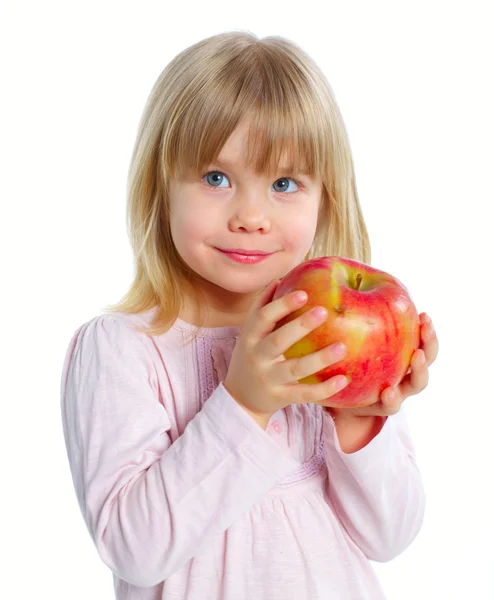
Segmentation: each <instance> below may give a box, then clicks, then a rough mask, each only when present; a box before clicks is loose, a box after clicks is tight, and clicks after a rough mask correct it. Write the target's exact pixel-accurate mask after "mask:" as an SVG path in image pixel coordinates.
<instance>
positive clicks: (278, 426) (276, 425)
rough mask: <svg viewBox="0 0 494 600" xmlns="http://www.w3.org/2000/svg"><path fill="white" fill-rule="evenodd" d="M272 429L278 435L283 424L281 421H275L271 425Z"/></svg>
mask: <svg viewBox="0 0 494 600" xmlns="http://www.w3.org/2000/svg"><path fill="white" fill-rule="evenodd" d="M271 428H272V429H274V430H275V431H276V433H280V432H281V424H280V422H279V421H273V422H272V423H271Z"/></svg>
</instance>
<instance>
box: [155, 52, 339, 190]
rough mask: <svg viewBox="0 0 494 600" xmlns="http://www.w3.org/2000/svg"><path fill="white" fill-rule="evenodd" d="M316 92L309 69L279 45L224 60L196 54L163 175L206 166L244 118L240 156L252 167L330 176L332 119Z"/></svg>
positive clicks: (261, 171) (192, 172) (183, 174)
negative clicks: (200, 58) (198, 57)
mask: <svg viewBox="0 0 494 600" xmlns="http://www.w3.org/2000/svg"><path fill="white" fill-rule="evenodd" d="M223 60H224V59H223ZM218 63H219V64H218ZM207 65H209V72H208V70H207ZM214 67H216V68H214ZM319 94H320V92H318V91H317V89H316V86H315V85H314V84H313V79H312V77H311V73H310V72H309V71H308V70H307V69H306V68H305V66H304V65H302V64H298V63H296V61H295V60H294V57H293V55H292V54H290V53H289V52H288V51H287V50H286V49H282V48H280V47H276V46H270V45H268V44H263V45H262V46H260V47H259V46H256V45H255V44H253V45H251V46H248V47H246V48H243V50H242V51H241V52H239V53H237V54H235V55H234V56H233V57H230V59H229V60H228V62H226V63H224V62H222V61H221V60H220V58H217V63H216V64H215V65H214V64H213V66H211V57H208V61H207V62H205V63H204V64H202V61H198V64H196V65H194V67H193V68H192V72H190V68H189V81H188V82H186V84H185V85H184V87H183V90H182V94H181V95H182V98H181V102H177V104H176V106H178V107H180V108H178V109H177V111H176V117H175V118H174V120H173V122H169V124H168V132H167V133H168V135H167V143H166V145H165V147H164V154H163V162H164V166H165V169H166V171H167V174H168V175H170V176H171V177H176V178H178V179H186V178H187V177H190V176H196V175H197V174H199V173H201V172H203V171H204V170H205V169H206V168H207V167H208V166H209V165H210V164H211V163H215V162H217V161H218V158H219V154H220V152H221V149H222V147H223V146H224V144H225V143H226V141H227V140H228V138H229V137H230V135H231V134H232V133H233V131H234V130H235V129H236V128H237V127H238V126H239V125H240V124H241V123H244V122H246V123H248V130H247V136H246V139H247V144H246V148H245V151H244V154H243V160H244V162H245V165H246V166H247V168H249V169H250V170H252V171H253V172H254V173H255V174H257V175H259V176H267V177H270V176H274V175H275V174H277V173H279V172H280V171H282V170H283V171H284V169H285V168H287V169H289V171H291V173H292V174H305V175H307V176H309V177H311V178H313V179H314V180H323V179H325V178H327V177H328V176H330V173H328V170H329V168H330V139H331V135H330V124H331V118H330V116H329V114H328V112H327V111H328V109H327V101H326V104H325V103H324V102H323V101H322V99H321V98H320V96H319Z"/></svg>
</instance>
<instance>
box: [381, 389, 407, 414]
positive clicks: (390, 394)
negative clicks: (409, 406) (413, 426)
mask: <svg viewBox="0 0 494 600" xmlns="http://www.w3.org/2000/svg"><path fill="white" fill-rule="evenodd" d="M404 400H405V398H404V397H403V395H402V393H401V390H400V389H398V388H397V389H394V388H392V387H387V388H386V389H385V390H383V392H382V394H381V398H380V401H379V403H378V405H379V410H380V414H381V415H395V414H396V413H397V412H398V411H399V410H400V408H401V405H402V404H403V401H404Z"/></svg>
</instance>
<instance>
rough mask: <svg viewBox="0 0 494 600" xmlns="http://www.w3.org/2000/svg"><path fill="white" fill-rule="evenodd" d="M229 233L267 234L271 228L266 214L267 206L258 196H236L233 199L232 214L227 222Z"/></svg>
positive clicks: (252, 194)
mask: <svg viewBox="0 0 494 600" xmlns="http://www.w3.org/2000/svg"><path fill="white" fill-rule="evenodd" d="M229 226H230V229H231V231H246V232H249V233H250V232H253V231H259V230H260V231H262V232H267V231H269V230H270V228H271V224H270V219H269V217H268V214H267V205H266V201H264V200H263V199H262V198H261V196H260V194H259V193H257V194H254V193H251V195H250V196H249V195H247V194H242V195H240V194H239V195H238V197H237V198H236V199H235V204H234V210H233V214H232V215H231V217H230V220H229Z"/></svg>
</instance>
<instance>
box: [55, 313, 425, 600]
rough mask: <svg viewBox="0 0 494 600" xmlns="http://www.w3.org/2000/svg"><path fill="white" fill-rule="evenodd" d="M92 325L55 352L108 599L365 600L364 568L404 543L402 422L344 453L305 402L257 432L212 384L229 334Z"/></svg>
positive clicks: (417, 517)
mask: <svg viewBox="0 0 494 600" xmlns="http://www.w3.org/2000/svg"><path fill="white" fill-rule="evenodd" d="M151 312H152V311H148V312H147V313H143V314H141V315H125V314H123V313H118V314H103V315H99V316H97V317H95V318H93V319H92V320H90V321H88V322H87V323H85V324H84V325H82V326H81V327H79V328H78V329H77V331H76V332H75V333H74V336H73V338H72V340H71V342H70V345H69V347H68V349H67V355H66V358H65V363H64V368H63V374H62V382H61V409H62V419H63V431H64V435H65V442H66V447H67V454H68V459H69V464H70V469H71V472H72V477H73V482H74V486H75V492H76V495H77V499H78V502H79V506H80V509H81V512H82V516H83V518H84V521H85V523H86V525H87V528H88V531H89V534H90V535H91V538H92V540H93V542H94V544H95V546H96V549H97V551H98V553H99V555H100V557H101V559H102V561H103V562H104V563H105V564H106V565H107V566H108V567H109V568H110V569H111V571H112V572H113V580H114V587H115V594H116V598H117V600H158V599H160V600H161V599H162V600H292V599H293V600H332V599H335V600H379V599H382V598H384V597H385V596H384V594H383V591H382V588H381V586H380V585H379V582H378V579H377V576H376V574H375V572H374V570H373V568H372V564H371V561H378V562H385V561H389V560H391V559H393V558H394V557H395V556H397V555H398V554H400V553H401V552H403V550H405V549H406V548H407V547H408V546H409V545H410V544H411V542H412V541H413V539H414V538H415V536H416V535H417V534H418V532H419V530H420V527H421V525H422V521H423V515H424V506H425V496H424V490H423V484H422V479H421V475H420V472H419V469H418V467H417V464H416V461H415V453H414V448H413V444H412V440H411V439H410V434H409V431H408V427H407V422H406V417H405V414H404V412H403V410H401V411H400V412H399V413H398V414H397V415H394V416H392V417H388V419H387V420H386V422H385V424H384V426H383V428H382V430H381V431H380V433H379V434H378V435H377V436H376V437H375V438H374V439H373V440H372V441H371V442H370V443H369V444H368V445H367V446H365V447H364V448H362V449H361V450H359V451H358V452H355V453H353V454H345V453H343V452H342V450H341V447H340V445H339V442H338V436H337V433H336V429H335V427H334V424H333V420H332V419H331V417H330V415H328V414H327V413H326V412H325V411H324V410H323V409H322V408H321V407H320V406H317V405H315V404H297V405H292V406H289V407H287V408H285V409H283V410H280V411H278V412H277V413H276V414H274V415H273V416H272V418H271V420H270V424H269V425H268V428H267V430H266V431H264V430H263V429H262V428H261V427H259V425H258V424H257V423H255V422H254V420H253V419H252V418H251V417H250V416H249V415H248V414H247V413H246V412H245V411H244V410H243V409H242V408H241V407H240V406H239V405H238V404H237V403H236V402H235V400H234V399H233V398H232V397H231V396H230V395H229V393H228V392H227V391H226V390H225V388H224V387H223V385H222V381H223V380H224V378H225V376H226V373H227V370H228V364H229V360H230V357H231V353H232V351H233V347H234V345H235V342H236V339H237V338H238V335H239V333H240V328H239V327H219V328H210V329H203V330H202V335H201V337H200V338H199V339H198V340H197V341H193V342H191V343H190V344H189V345H187V346H185V347H181V344H182V342H183V336H184V334H185V333H187V332H189V331H191V330H192V329H193V327H192V325H190V324H188V323H185V322H184V321H182V320H180V319H178V320H177V321H176V322H175V324H174V325H173V327H172V328H171V329H170V330H169V331H167V332H166V333H165V334H163V335H161V336H158V337H151V336H148V335H146V334H143V333H140V332H138V331H136V330H135V329H134V328H133V324H137V325H143V324H144V323H147V322H149V320H150V316H151Z"/></svg>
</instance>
